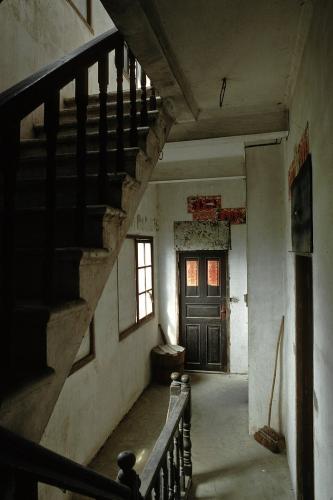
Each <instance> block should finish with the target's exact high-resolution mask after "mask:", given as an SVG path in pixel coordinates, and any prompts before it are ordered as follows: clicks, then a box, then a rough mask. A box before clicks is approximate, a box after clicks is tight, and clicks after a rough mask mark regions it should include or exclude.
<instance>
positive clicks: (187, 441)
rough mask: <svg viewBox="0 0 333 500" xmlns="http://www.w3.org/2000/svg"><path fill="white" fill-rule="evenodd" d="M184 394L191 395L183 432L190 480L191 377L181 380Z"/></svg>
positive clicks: (185, 462)
mask: <svg viewBox="0 0 333 500" xmlns="http://www.w3.org/2000/svg"><path fill="white" fill-rule="evenodd" d="M181 382H182V392H185V393H188V394H189V402H188V404H187V407H186V409H185V412H184V419H183V431H184V472H185V475H186V476H187V477H188V478H189V479H190V478H192V452H191V450H192V443H191V384H190V377H189V376H188V375H183V376H182V378H181Z"/></svg>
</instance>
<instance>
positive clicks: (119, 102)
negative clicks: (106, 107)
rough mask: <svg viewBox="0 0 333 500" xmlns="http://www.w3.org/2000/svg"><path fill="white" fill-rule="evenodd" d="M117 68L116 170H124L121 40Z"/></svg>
mask: <svg viewBox="0 0 333 500" xmlns="http://www.w3.org/2000/svg"><path fill="white" fill-rule="evenodd" d="M116 68H117V156H116V158H117V161H116V171H117V172H120V171H122V170H124V161H123V160H124V101H123V99H124V94H123V73H124V43H123V42H121V43H120V44H119V45H118V46H117V47H116Z"/></svg>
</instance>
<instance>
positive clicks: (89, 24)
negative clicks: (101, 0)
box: [66, 0, 94, 33]
mask: <svg viewBox="0 0 333 500" xmlns="http://www.w3.org/2000/svg"><path fill="white" fill-rule="evenodd" d="M66 1H67V3H69V5H70V6H71V7H72V8H73V9H74V10H75V12H76V13H77V15H78V16H79V17H80V18H81V20H82V21H83V22H84V24H85V25H86V26H87V28H89V30H90V31H91V32H92V33H94V30H93V27H92V0H86V2H87V17H85V16H84V15H83V14H82V12H81V11H80V9H79V8H78V7H77V5H76V4H75V3H74V1H73V0H66Z"/></svg>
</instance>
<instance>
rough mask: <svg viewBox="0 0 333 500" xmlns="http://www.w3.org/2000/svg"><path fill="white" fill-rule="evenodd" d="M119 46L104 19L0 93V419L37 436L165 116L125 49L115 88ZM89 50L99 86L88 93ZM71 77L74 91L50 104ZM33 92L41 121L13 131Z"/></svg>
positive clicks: (135, 200) (32, 104)
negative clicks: (126, 76)
mask: <svg viewBox="0 0 333 500" xmlns="http://www.w3.org/2000/svg"><path fill="white" fill-rule="evenodd" d="M123 47H124V42H123V39H122V37H121V35H120V34H119V32H117V31H116V30H112V31H110V32H109V33H107V34H104V35H101V36H100V37H98V38H97V39H95V40H93V41H92V42H89V43H88V44H86V45H85V46H84V47H82V48H80V49H79V50H77V51H75V52H74V53H72V54H71V55H69V56H68V57H66V58H63V59H62V60H61V61H58V62H56V63H53V64H51V65H50V66H48V67H47V68H44V70H42V71H41V72H39V74H38V75H34V76H33V77H31V78H30V79H27V80H25V81H24V82H21V83H20V84H18V85H17V86H15V87H14V88H12V89H9V91H6V92H5V93H3V94H2V95H0V134H1V136H0V137H1V146H2V151H3V153H4V155H3V162H2V167H1V174H2V176H1V179H0V207H1V210H0V218H1V228H2V232H1V250H2V255H1V263H2V265H1V271H0V273H1V274H0V282H1V284H2V289H1V304H2V309H1V313H2V318H3V325H5V328H2V345H3V349H2V352H3V353H4V358H5V361H4V363H3V366H2V369H1V374H0V375H1V380H2V384H1V406H0V425H2V426H4V427H6V428H8V429H10V430H12V431H15V432H17V433H19V434H20V435H22V436H24V437H26V438H29V439H31V440H33V441H37V442H38V441H39V440H40V439H41V436H42V434H43V431H44V429H45V427H46V425H47V422H48V420H49V418H50V416H51V414H52V411H53V408H54V405H55V403H56V401H57V398H58V396H59V393H60V391H61V388H62V386H63V384H64V382H65V380H66V377H67V376H68V373H69V372H70V370H71V367H72V364H73V361H74V358H75V355H76V353H77V351H78V348H79V346H80V343H81V340H82V338H83V335H84V333H85V331H86V330H87V328H88V325H89V323H90V320H91V318H92V315H93V313H94V310H95V307H96V304H97V302H98V299H99V297H100V295H101V293H102V291H103V288H104V285H105V283H106V281H107V279H108V276H109V274H110V272H111V269H112V266H113V264H114V262H115V260H116V258H117V255H118V252H119V249H120V246H121V243H122V241H123V239H124V238H125V236H126V233H127V231H128V228H129V226H130V224H131V221H132V219H133V216H134V214H135V212H136V209H137V206H138V204H139V202H140V199H141V197H142V195H143V193H144V191H145V189H146V186H147V183H148V181H149V179H150V176H151V173H152V170H153V168H154V166H155V164H156V162H157V161H158V158H159V155H160V152H161V150H162V149H163V146H164V143H165V141H166V139H167V136H168V133H169V130H170V127H171V125H172V118H171V117H170V116H169V115H168V113H167V112H166V111H165V110H164V108H163V104H162V102H161V101H160V99H159V98H156V96H155V91H154V90H153V89H150V90H149V89H146V83H145V74H144V72H142V77H141V89H140V91H138V90H136V87H137V85H136V84H137V82H136V78H135V68H136V62H135V59H134V56H133V54H131V53H130V90H129V91H127V92H124V91H123V87H122V80H123ZM112 51H115V53H116V69H115V71H116V72H117V91H116V92H114V93H108V73H109V69H108V57H109V54H110V53H112ZM96 62H97V63H98V80H99V88H100V92H99V94H97V95H91V96H88V68H89V67H90V66H92V65H93V64H95V63H96ZM71 80H75V84H76V95H75V97H74V98H73V99H64V101H63V107H62V109H60V107H59V102H60V99H59V93H60V90H61V89H62V88H63V87H64V86H65V85H67V84H68V83H69V82H70V81H71ZM41 104H44V122H43V123H38V124H36V125H35V126H34V138H32V139H28V140H20V134H19V130H20V128H19V124H20V122H21V120H22V119H23V118H24V117H25V116H26V115H27V114H29V113H31V112H32V111H33V110H34V109H36V108H37V107H38V106H40V105H41Z"/></svg>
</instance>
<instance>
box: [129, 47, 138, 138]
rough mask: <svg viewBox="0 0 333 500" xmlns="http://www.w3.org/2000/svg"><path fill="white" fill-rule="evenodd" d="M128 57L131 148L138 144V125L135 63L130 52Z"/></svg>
mask: <svg viewBox="0 0 333 500" xmlns="http://www.w3.org/2000/svg"><path fill="white" fill-rule="evenodd" d="M128 56H129V72H130V101H131V109H130V115H131V130H130V145H131V146H132V147H135V146H137V144H138V125H137V118H136V61H135V57H134V54H133V52H132V51H131V50H129V52H128Z"/></svg>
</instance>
